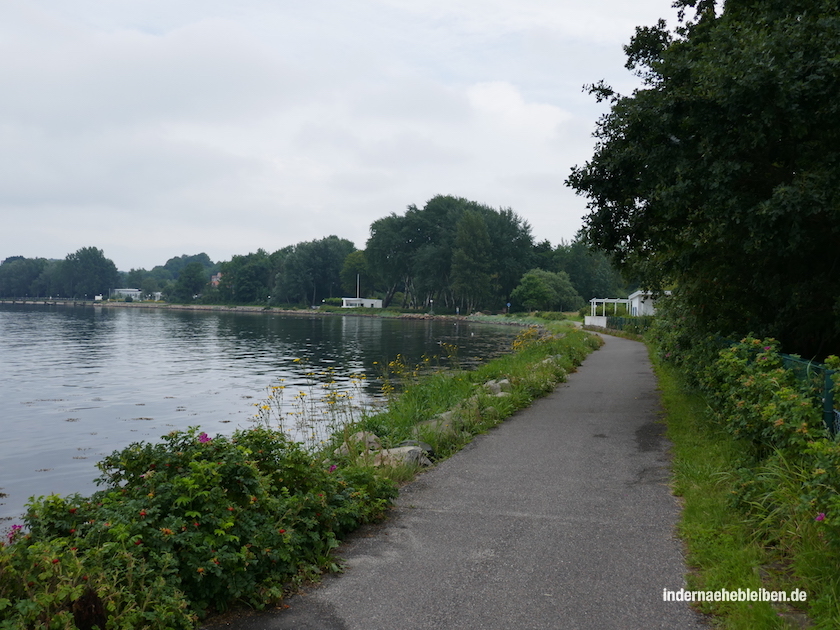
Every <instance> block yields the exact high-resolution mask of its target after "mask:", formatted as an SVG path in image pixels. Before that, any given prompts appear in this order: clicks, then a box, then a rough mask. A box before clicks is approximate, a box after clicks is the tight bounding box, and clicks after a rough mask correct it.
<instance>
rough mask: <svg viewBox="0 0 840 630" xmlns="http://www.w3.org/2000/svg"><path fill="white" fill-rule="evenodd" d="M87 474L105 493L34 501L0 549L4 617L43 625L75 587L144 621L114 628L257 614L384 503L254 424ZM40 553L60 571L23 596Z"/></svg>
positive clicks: (371, 479)
mask: <svg viewBox="0 0 840 630" xmlns="http://www.w3.org/2000/svg"><path fill="white" fill-rule="evenodd" d="M98 466H99V469H100V470H101V471H102V477H101V478H100V479H99V480H98V482H99V483H101V484H103V485H104V486H105V488H104V489H103V490H101V491H99V492H97V493H95V494H94V495H93V496H91V497H89V498H84V497H81V496H79V495H73V496H70V497H67V498H61V497H58V496H50V497H46V498H44V497H41V498H39V499H37V500H34V501H32V502H31V503H30V504H29V506H28V511H27V513H26V515H25V518H24V520H25V523H26V525H27V527H28V529H29V531H28V533H27V534H25V535H22V534H21V533H20V532H17V533H13V534H10V544H8V545H5V546H4V548H3V549H2V555H0V562H2V563H3V564H2V565H0V566H2V567H3V568H4V571H3V572H2V574H0V607H2V606H3V605H4V603H5V606H6V607H7V608H11V610H13V611H14V612H13V615H14V616H12V617H11V619H15V620H16V622H20V623H24V620H29V621H27V622H26V623H30V622H31V621H32V620H35V619H38V620H39V622H42V623H45V624H47V625H44V626H43V627H54V626H52V625H49V623H52V622H49V623H47V621H46V620H48V619H52V618H53V616H54V615H55V614H56V612H55V611H56V610H59V609H61V608H62V607H63V608H64V609H65V610H67V609H69V608H70V607H71V606H72V602H73V601H76V600H78V598H79V597H80V596H81V593H82V591H83V590H85V589H86V588H91V589H93V593H94V594H95V597H96V598H98V599H99V600H101V601H102V602H105V603H106V604H107V607H108V615H109V618H123V617H124V618H128V617H131V616H136V615H138V614H139V615H140V616H144V615H145V617H144V618H148V619H147V621H146V622H144V623H143V624H139V625H135V626H132V625H125V626H119V627H126V628H129V627H155V628H157V627H160V628H177V627H191V625H192V623H193V620H195V619H196V618H197V617H198V616H201V615H203V614H204V613H205V612H207V611H208V610H210V609H212V608H216V609H224V608H225V607H226V606H228V605H229V604H231V603H232V602H234V601H244V602H247V603H248V604H250V605H252V606H257V607H259V606H262V605H264V604H265V603H266V602H269V601H272V600H276V599H278V598H279V597H280V596H281V595H282V587H283V584H284V583H286V582H288V581H289V580H291V579H293V578H294V577H295V576H296V575H298V574H299V573H300V572H302V571H304V572H305V571H309V572H310V573H311V572H312V571H316V570H319V569H321V568H324V567H328V566H329V565H330V563H331V560H330V551H331V550H332V549H333V548H334V547H336V546H337V538H338V537H340V536H342V535H343V534H346V533H347V532H349V531H352V530H353V529H355V528H356V527H358V526H359V525H360V524H361V523H363V522H366V521H369V520H371V519H374V518H377V517H378V516H380V515H381V514H382V512H383V511H384V509H385V508H386V507H387V505H388V504H389V502H390V500H391V499H392V498H393V497H394V496H395V495H396V490H395V488H394V485H393V484H392V483H391V482H389V481H387V480H384V479H381V478H379V477H378V476H377V474H376V472H375V471H374V470H372V469H353V468H345V467H336V466H329V465H327V464H325V463H324V462H323V461H321V460H319V459H318V458H317V457H314V456H313V455H311V454H310V453H308V452H306V451H304V450H303V449H302V448H301V447H300V446H299V445H298V444H296V443H294V442H291V441H290V440H289V439H288V438H287V437H286V436H285V435H284V434H282V433H279V432H275V431H271V430H269V429H266V428H256V429H252V430H249V431H238V432H237V433H235V434H234V435H233V436H232V437H230V438H226V437H222V436H217V437H214V438H210V437H209V436H207V435H206V434H205V433H200V434H199V433H198V430H197V429H196V428H192V429H190V430H188V431H184V432H177V431H176V432H172V433H170V434H169V435H167V436H165V437H164V438H163V441H162V442H161V443H158V444H149V443H137V444H132V445H131V446H129V447H127V448H125V449H123V450H122V451H118V452H115V453H113V454H112V455H110V456H108V457H106V458H105V459H104V460H103V461H102V462H100V463H99V464H98ZM42 548H43V549H48V550H49V551H48V552H47V551H39V550H40V549H42ZM45 554H46V555H47V556H49V557H51V558H53V559H57V562H55V561H54V560H51V561H50V562H51V563H53V564H54V565H55V566H54V567H50V570H51V571H59V570H60V571H62V574H61V575H60V576H59V577H56V578H53V577H51V576H45V578H44V579H43V580H40V581H38V580H27V581H26V582H25V583H26V584H28V583H29V582H32V583H33V585H32V586H31V587H29V589H30V590H28V591H21V589H20V583H21V582H22V580H23V578H21V577H20V576H26V575H30V574H33V572H34V574H36V575H42V573H43V566H44V561H43V560H41V559H40V558H42V557H44V556H45ZM7 567H12V568H13V569H14V571H7V570H6V569H7ZM47 578H49V579H47ZM108 584H111V585H112V586H107V587H105V586H103V585H108ZM113 584H116V585H117V586H113ZM119 585H122V586H119ZM152 592H156V593H158V595H157V596H156V597H154V598H150V597H149V596H148V594H149V593H152ZM141 600H142V602H143V603H142V605H140V604H138V601H141ZM26 601H29V602H30V603H29V604H27V603H26ZM155 620H165V621H160V623H158V622H157V621H155ZM62 623H63V622H62ZM155 624H157V625H155ZM2 627H3V626H2V625H0V628H2ZM9 627H18V626H9ZM55 627H67V628H72V627H73V626H72V625H64V626H55ZM109 627H110V626H109Z"/></svg>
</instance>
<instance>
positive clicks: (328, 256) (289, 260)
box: [272, 235, 356, 305]
mask: <svg viewBox="0 0 840 630" xmlns="http://www.w3.org/2000/svg"><path fill="white" fill-rule="evenodd" d="M355 249H356V246H355V245H353V243H352V242H351V241H348V240H347V239H344V238H338V237H337V236H334V235H331V236H327V237H326V238H322V239H319V240H315V241H305V242H303V243H298V244H297V245H295V246H293V247H291V248H290V249H289V251H288V252H287V253H286V254H285V255H284V257H283V261H282V263H281V265H280V270H279V271H278V273H277V274H276V277H275V280H276V282H275V287H274V297H273V298H272V301H276V302H286V303H299V304H310V305H320V304H321V301H322V300H325V299H327V298H331V297H341V296H340V294H341V270H342V268H343V267H344V261H345V260H346V258H347V256H349V255H350V254H351V253H352V252H353V251H355Z"/></svg>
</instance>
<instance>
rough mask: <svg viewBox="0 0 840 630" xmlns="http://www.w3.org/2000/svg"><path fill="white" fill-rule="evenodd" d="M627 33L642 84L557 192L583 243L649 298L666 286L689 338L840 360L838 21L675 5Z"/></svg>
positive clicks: (781, 3)
mask: <svg viewBox="0 0 840 630" xmlns="http://www.w3.org/2000/svg"><path fill="white" fill-rule="evenodd" d="M679 4H681V5H682V7H683V9H685V8H686V7H694V8H695V10H696V13H695V16H694V18H693V19H692V20H691V21H688V22H684V23H683V24H682V25H681V26H680V27H679V28H678V29H677V30H676V31H675V32H669V31H668V30H666V28H665V25H664V23H663V22H659V23H658V24H657V25H656V26H654V27H650V28H639V29H637V32H636V36H635V37H634V38H633V40H632V41H631V43H630V45H629V46H627V47H626V52H627V58H628V61H627V66H628V68H630V69H633V70H635V71H636V72H637V74H639V76H640V77H642V78H643V80H644V87H643V88H642V89H639V90H637V91H635V92H634V93H633V94H632V95H630V96H620V95H618V94H615V93H614V92H613V91H612V90H610V89H609V87H607V86H604V85H603V84H599V85H596V86H593V87H592V92H593V93H594V94H595V95H596V96H597V97H598V98H599V99H607V100H609V101H611V103H612V107H611V111H610V112H609V114H607V115H606V116H604V117H603V118H602V119H601V121H600V122H599V124H598V128H597V131H596V133H595V136H596V138H597V145H596V148H595V153H594V156H593V157H592V159H591V161H589V162H588V163H587V164H586V165H585V166H583V167H577V168H575V169H573V171H572V174H571V176H570V177H569V179H568V181H567V183H568V184H569V185H571V186H572V187H574V188H575V189H576V190H577V191H578V192H579V193H580V194H583V195H585V196H587V197H588V198H589V208H590V213H589V215H588V216H587V217H586V218H585V224H584V232H585V235H586V238H587V240H588V242H589V243H590V244H592V245H595V246H597V247H600V248H603V249H604V250H606V251H608V252H610V253H611V255H612V256H613V257H614V259H615V261H616V262H617V263H618V264H619V265H621V266H622V267H624V268H630V269H632V270H633V272H634V273H636V274H638V275H639V277H640V279H641V281H642V283H643V285H644V286H646V287H648V288H653V289H658V288H662V287H663V286H665V285H666V284H668V283H675V284H676V288H677V294H678V296H679V299H682V300H684V301H685V304H686V306H687V308H688V309H689V311H690V312H692V313H693V315H694V317H695V318H696V321H697V325H698V326H700V327H701V328H702V329H704V330H706V331H709V332H716V331H717V332H721V333H723V334H726V335H733V334H743V333H747V332H753V333H755V334H757V335H759V336H775V337H777V338H779V339H780V340H781V341H782V343H783V346H784V347H785V349H786V350H788V351H790V352H798V353H801V354H803V355H805V356H808V357H810V356H815V355H820V356H821V355H825V354H827V353H829V352H834V353H837V352H840V325H839V324H840V317H838V315H839V314H840V299H838V296H840V269H838V262H840V187H838V186H837V182H838V181H840V98H838V95H839V94H840V11H838V9H837V3H836V2H834V1H832V2H828V1H824V0H822V1H821V0H764V1H762V0H730V1H729V2H727V3H726V4H725V6H724V9H723V11H722V12H721V13H720V15H717V16H716V14H715V2H712V1H700V2H697V1H694V2H691V1H683V2H681V3H679Z"/></svg>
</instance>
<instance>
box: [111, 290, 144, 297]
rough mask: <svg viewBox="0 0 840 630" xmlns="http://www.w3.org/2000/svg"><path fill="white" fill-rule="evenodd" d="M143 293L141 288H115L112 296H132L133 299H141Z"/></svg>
mask: <svg viewBox="0 0 840 630" xmlns="http://www.w3.org/2000/svg"><path fill="white" fill-rule="evenodd" d="M142 295H143V292H142V291H141V290H140V289H113V290H112V291H111V297H120V296H122V297H130V298H131V299H133V300H139V299H140V298H141V297H142Z"/></svg>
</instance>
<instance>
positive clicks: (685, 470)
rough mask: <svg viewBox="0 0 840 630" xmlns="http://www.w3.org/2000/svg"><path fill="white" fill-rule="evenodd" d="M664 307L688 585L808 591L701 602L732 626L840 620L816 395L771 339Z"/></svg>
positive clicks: (666, 388)
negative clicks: (740, 334) (802, 597)
mask: <svg viewBox="0 0 840 630" xmlns="http://www.w3.org/2000/svg"><path fill="white" fill-rule="evenodd" d="M664 311H665V312H664V314H663V315H660V316H659V317H658V318H657V322H656V324H655V326H654V328H653V329H652V330H651V331H650V332H649V333H648V335H649V341H650V344H651V349H652V356H653V359H654V362H655V364H656V366H657V374H658V376H659V382H660V387H661V389H662V391H663V400H664V404H665V408H666V411H667V423H668V431H669V436H670V437H671V439H672V440H673V442H674V444H675V446H674V460H673V470H674V490H675V493H676V494H677V495H678V496H681V497H683V499H684V510H683V514H682V522H681V525H680V531H681V534H682V536H683V538H684V540H685V541H686V544H687V548H688V555H687V561H688V563H689V566H690V567H691V572H690V573H689V576H688V582H689V588H691V589H692V590H702V591H716V590H718V589H727V590H737V589H739V588H740V589H754V590H756V591H757V590H758V589H760V588H765V589H767V590H768V591H774V590H779V591H787V592H793V591H794V590H795V589H800V590H804V591H805V592H806V593H807V601H804V602H790V603H775V602H716V603H715V602H706V603H702V604H697V607H698V608H699V609H700V610H701V611H702V612H706V613H712V614H715V615H717V618H718V621H720V623H721V624H722V625H723V626H725V627H727V628H743V629H747V628H749V629H754V628H788V627H808V624H809V623H813V624H814V625H813V627H818V628H836V627H838V626H840V574H838V567H840V444H838V441H837V439H836V438H835V437H834V436H833V435H832V433H831V431H830V430H829V427H827V426H826V423H825V422H824V414H823V401H822V397H821V395H819V394H815V393H814V389H813V387H812V383H811V382H810V380H811V379H809V378H805V379H803V378H802V376H801V375H799V374H796V373H794V372H793V371H792V370H790V369H787V368H786V367H785V363H784V360H783V357H782V355H781V353H780V352H779V349H780V347H779V343H778V342H777V341H776V340H774V339H770V338H765V339H758V338H754V337H751V336H747V337H745V338H743V339H741V340H738V341H726V340H722V339H721V338H720V337H719V336H715V335H712V336H704V335H698V334H697V332H696V330H695V329H692V328H691V327H690V326H686V324H685V322H686V320H685V318H682V317H680V316H679V314H678V313H679V311H678V309H675V308H674V307H673V305H672V307H671V308H668V307H667V305H666V306H665V308H664ZM827 363H828V365H829V366H831V367H834V368H837V367H838V366H840V361H839V360H838V359H837V358H836V357H829V358H828V359H827ZM812 376H813V375H812ZM834 390H835V395H837V394H840V387H838V381H837V378H836V377H835V380H834Z"/></svg>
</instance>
